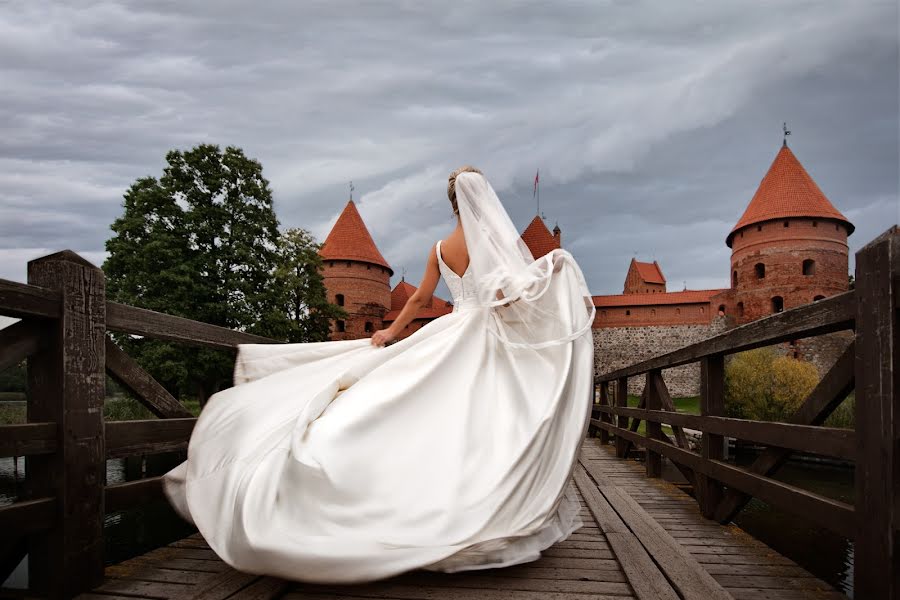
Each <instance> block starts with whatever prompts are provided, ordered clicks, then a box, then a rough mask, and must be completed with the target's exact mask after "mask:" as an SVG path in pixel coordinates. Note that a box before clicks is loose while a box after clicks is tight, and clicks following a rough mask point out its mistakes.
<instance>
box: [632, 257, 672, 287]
mask: <svg viewBox="0 0 900 600" xmlns="http://www.w3.org/2000/svg"><path fill="white" fill-rule="evenodd" d="M634 266H635V267H637V272H638V275H640V277H641V279H643V280H644V283H665V282H666V278H665V276H663V274H662V269H660V268H659V263H658V262H656V261H655V260H654V261H653V262H652V263H646V262H638V261H636V260H635V261H634Z"/></svg>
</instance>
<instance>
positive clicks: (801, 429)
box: [596, 407, 856, 460]
mask: <svg viewBox="0 0 900 600" xmlns="http://www.w3.org/2000/svg"><path fill="white" fill-rule="evenodd" d="M596 412H608V413H610V414H615V415H619V414H621V415H625V416H626V417H634V418H637V419H653V420H657V421H660V422H662V423H669V424H677V425H680V426H683V427H688V428H691V429H697V430H700V431H703V432H709V433H712V434H715V435H720V436H722V435H727V436H729V437H733V438H738V439H741V440H747V441H751V442H757V443H760V444H766V445H770V446H778V447H779V448H782V449H790V450H799V451H801V452H810V453H813V454H821V455H823V456H834V457H837V458H843V459H846V460H854V459H855V458H856V448H855V444H856V434H855V432H854V431H853V430H852V429H842V428H839V427H821V426H816V425H798V424H794V423H776V422H766V421H748V420H745V419H732V418H730V417H713V416H704V415H689V414H685V413H677V412H671V411H665V410H662V411H651V410H646V409H640V408H625V409H620V408H618V407H615V408H612V409H610V408H607V407H596ZM789 453H790V452H788V454H789Z"/></svg>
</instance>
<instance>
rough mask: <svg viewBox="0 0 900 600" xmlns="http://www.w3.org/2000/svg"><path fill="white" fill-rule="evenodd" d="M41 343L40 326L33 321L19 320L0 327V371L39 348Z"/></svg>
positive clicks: (20, 360)
mask: <svg viewBox="0 0 900 600" xmlns="http://www.w3.org/2000/svg"><path fill="white" fill-rule="evenodd" d="M41 343H42V340H41V327H40V325H38V324H37V323H35V322H34V321H19V322H18V323H13V324H12V325H9V326H7V327H4V328H3V329H0V371H4V370H6V369H8V368H10V367H14V366H16V365H17V364H19V363H20V362H22V361H23V360H25V359H26V358H28V357H29V356H30V355H32V354H34V353H35V352H37V351H38V350H40V349H41Z"/></svg>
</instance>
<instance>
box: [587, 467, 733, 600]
mask: <svg viewBox="0 0 900 600" xmlns="http://www.w3.org/2000/svg"><path fill="white" fill-rule="evenodd" d="M585 469H586V470H587V472H588V473H590V475H591V477H593V478H594V480H595V481H596V482H597V487H598V489H599V492H600V494H602V495H603V497H604V498H605V499H606V500H607V502H608V503H609V505H610V506H611V507H612V509H613V510H615V512H616V513H617V514H618V516H619V518H620V519H621V520H622V522H623V523H624V525H625V526H626V527H627V528H628V529H629V530H630V531H631V533H633V534H634V536H635V537H636V538H637V539H638V540H639V541H640V543H641V545H643V547H644V548H645V549H646V551H647V552H648V553H650V555H652V556H653V560H654V561H655V562H656V564H657V565H658V566H659V569H660V570H661V571H662V572H663V573H665V576H666V577H667V578H668V579H669V581H670V582H671V583H672V585H673V586H674V587H675V589H676V590H677V591H678V593H679V594H681V597H682V598H684V600H707V599H713V600H731V595H730V594H729V593H728V592H727V591H725V589H724V588H723V587H722V586H721V585H719V584H718V583H717V582H716V580H715V579H713V577H712V576H711V575H710V574H709V573H708V572H707V571H706V569H704V568H703V566H702V565H701V564H700V563H698V562H697V560H696V559H695V558H694V557H693V556H691V554H690V553H689V552H688V551H687V550H685V549H684V548H683V547H682V546H681V544H679V543H678V541H677V540H676V539H674V538H673V537H672V536H671V535H669V533H668V532H667V531H666V530H665V529H664V528H663V527H662V526H661V525H659V523H657V522H656V521H655V520H654V519H653V517H652V516H650V515H649V514H648V513H647V511H645V510H644V509H643V508H641V506H640V505H639V504H638V503H637V502H636V501H635V500H634V499H633V498H631V496H629V495H628V493H627V492H625V491H624V490H622V489H621V488H619V487H618V486H616V485H613V484H612V483H610V482H609V480H608V479H607V478H606V477H605V474H604V473H603V472H602V471H601V470H600V469H599V468H598V467H597V465H596V464H594V463H589V464H587V465H585Z"/></svg>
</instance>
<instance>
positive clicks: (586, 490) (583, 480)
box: [574, 461, 678, 600]
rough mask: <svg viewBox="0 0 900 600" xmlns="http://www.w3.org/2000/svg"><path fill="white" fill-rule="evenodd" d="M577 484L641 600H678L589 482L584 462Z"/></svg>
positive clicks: (639, 545) (575, 474)
mask: <svg viewBox="0 0 900 600" xmlns="http://www.w3.org/2000/svg"><path fill="white" fill-rule="evenodd" d="M574 476H575V485H576V486H577V487H578V489H579V491H580V492H581V495H582V496H583V497H584V500H585V502H586V503H587V505H588V508H589V510H590V511H591V514H592V515H593V516H594V519H595V520H596V522H597V525H598V526H599V527H600V528H601V529H602V530H603V532H604V533H605V535H606V539H607V540H609V544H610V546H612V548H613V551H614V552H615V554H616V556H617V557H618V559H619V564H620V565H621V566H622V570H623V571H624V572H625V576H626V577H627V578H628V583H629V584H630V585H631V588H632V589H633V590H634V594H635V596H637V597H638V598H639V599H640V600H650V599H654V600H656V599H660V600H677V599H678V594H676V593H675V590H674V589H673V588H672V586H671V585H669V582H668V581H666V578H665V576H664V575H663V574H662V572H661V571H660V570H659V569H658V568H657V566H656V564H654V562H653V559H652V558H651V557H650V555H648V554H647V551H646V550H645V549H644V547H643V546H641V544H640V543H639V542H638V540H637V538H636V537H635V536H634V535H633V534H632V533H631V532H630V531H629V530H628V528H627V527H626V526H625V524H624V523H623V522H622V519H620V518H619V516H618V515H617V514H616V513H615V511H614V510H613V509H612V508H611V507H610V506H609V503H608V502H607V501H606V499H604V498H603V496H602V495H601V494H600V492H599V491H598V490H597V486H596V485H594V483H593V482H592V481H591V480H590V478H589V477H588V475H587V472H586V471H585V466H584V464H583V463H582V462H580V461H579V463H578V464H577V465H576V466H575V473H574Z"/></svg>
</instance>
